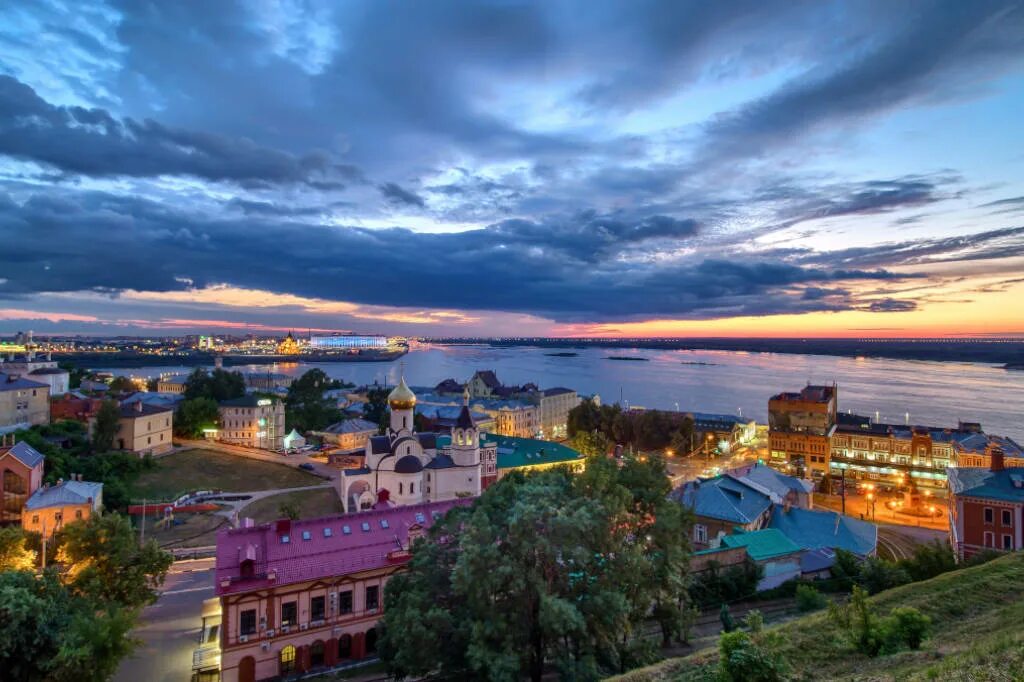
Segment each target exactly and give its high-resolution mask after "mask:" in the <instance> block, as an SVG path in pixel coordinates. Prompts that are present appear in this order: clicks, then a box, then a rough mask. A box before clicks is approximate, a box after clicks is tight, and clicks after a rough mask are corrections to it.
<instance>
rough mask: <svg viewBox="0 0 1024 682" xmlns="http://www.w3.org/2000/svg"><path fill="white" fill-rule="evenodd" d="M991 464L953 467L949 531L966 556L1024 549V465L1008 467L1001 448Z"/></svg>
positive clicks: (959, 553) (993, 453) (992, 454)
mask: <svg viewBox="0 0 1024 682" xmlns="http://www.w3.org/2000/svg"><path fill="white" fill-rule="evenodd" d="M989 458H990V462H991V464H990V465H989V467H988V468H980V467H963V468H961V467H957V468H950V469H949V472H948V474H949V491H950V501H949V535H950V544H952V546H953V548H954V550H955V551H956V553H957V556H958V557H959V558H960V559H961V560H963V559H966V558H968V557H971V556H973V555H975V554H978V553H979V552H983V551H986V550H997V551H1005V552H1013V551H1016V550H1020V549H1024V468H1022V467H1006V466H1005V463H1004V459H1003V453H1002V451H1000V450H999V449H998V448H993V449H992V450H991V451H990V452H989Z"/></svg>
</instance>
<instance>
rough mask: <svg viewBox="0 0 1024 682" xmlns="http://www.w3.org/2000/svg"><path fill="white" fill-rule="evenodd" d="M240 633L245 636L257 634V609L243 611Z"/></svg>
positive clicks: (239, 626)
mask: <svg viewBox="0 0 1024 682" xmlns="http://www.w3.org/2000/svg"><path fill="white" fill-rule="evenodd" d="M238 632H239V634H243V635H253V634H256V609H246V610H245V611H242V613H241V616H240V620H239V624H238Z"/></svg>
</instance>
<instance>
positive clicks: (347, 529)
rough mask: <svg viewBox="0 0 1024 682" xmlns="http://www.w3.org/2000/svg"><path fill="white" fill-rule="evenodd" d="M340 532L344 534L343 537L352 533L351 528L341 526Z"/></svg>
mask: <svg viewBox="0 0 1024 682" xmlns="http://www.w3.org/2000/svg"><path fill="white" fill-rule="evenodd" d="M341 532H342V533H344V534H345V535H349V534H351V533H352V528H350V527H349V526H342V527H341Z"/></svg>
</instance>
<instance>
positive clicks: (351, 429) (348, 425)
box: [323, 419, 378, 434]
mask: <svg viewBox="0 0 1024 682" xmlns="http://www.w3.org/2000/svg"><path fill="white" fill-rule="evenodd" d="M377 430H378V428H377V425H376V424H374V423H373V422H371V421H367V420H365V419H346V420H344V421H340V422H337V423H336V424H331V425H330V426H328V427H327V428H325V429H324V430H323V433H335V434H337V433H365V432H367V431H372V432H374V433H376V432H377Z"/></svg>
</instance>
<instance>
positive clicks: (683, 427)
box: [669, 415, 695, 456]
mask: <svg viewBox="0 0 1024 682" xmlns="http://www.w3.org/2000/svg"><path fill="white" fill-rule="evenodd" d="M694 444H695V443H694V428H693V419H692V418H691V417H690V416H689V415H687V416H686V417H684V418H683V421H682V423H681V424H680V425H679V428H678V429H677V430H676V431H675V433H673V434H672V440H671V441H670V442H669V447H670V448H672V449H673V450H674V451H675V453H676V454H677V455H680V456H682V455H686V454H689V453H690V452H691V451H692V450H693V446H694Z"/></svg>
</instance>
